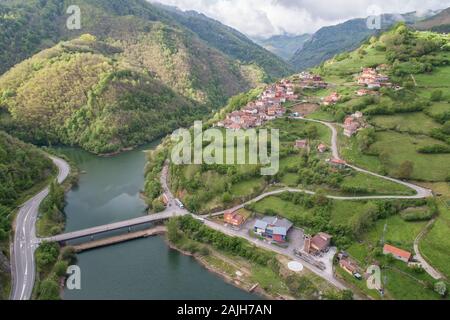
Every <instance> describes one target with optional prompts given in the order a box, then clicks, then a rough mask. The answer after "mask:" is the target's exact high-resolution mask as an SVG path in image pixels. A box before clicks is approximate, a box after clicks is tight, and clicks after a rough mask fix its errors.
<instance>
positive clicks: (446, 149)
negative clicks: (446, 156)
mask: <svg viewBox="0 0 450 320" xmlns="http://www.w3.org/2000/svg"><path fill="white" fill-rule="evenodd" d="M417 152H419V153H424V154H441V153H450V146H444V145H440V144H436V145H432V146H425V147H422V148H420V149H418V150H417Z"/></svg>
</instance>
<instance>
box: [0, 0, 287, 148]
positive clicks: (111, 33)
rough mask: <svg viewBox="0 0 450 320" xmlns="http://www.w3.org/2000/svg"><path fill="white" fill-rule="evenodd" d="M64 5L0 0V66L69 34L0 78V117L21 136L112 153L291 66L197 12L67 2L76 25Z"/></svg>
mask: <svg viewBox="0 0 450 320" xmlns="http://www.w3.org/2000/svg"><path fill="white" fill-rule="evenodd" d="M70 4H72V1H57V0H47V1H37V0H36V1H35V0H32V1H23V0H10V1H6V2H4V3H3V4H2V5H0V10H1V11H0V12H2V13H3V14H2V15H0V26H2V28H3V29H5V30H6V32H2V33H1V34H0V44H1V47H2V50H0V55H1V57H0V58H2V67H3V70H1V71H5V70H7V69H8V67H9V66H12V65H14V64H16V63H17V62H19V61H22V59H24V58H25V57H27V56H29V55H31V54H33V53H34V52H36V51H39V49H41V48H43V47H49V46H50V45H51V44H52V43H54V42H57V41H59V39H72V40H68V41H63V42H61V43H59V44H57V45H55V46H54V47H53V48H50V49H47V50H44V51H42V52H40V53H38V54H36V55H35V56H33V57H32V58H30V59H29V60H26V61H24V62H21V63H19V64H17V65H16V66H15V67H14V68H12V69H11V70H10V71H8V72H6V73H4V74H3V76H1V77H0V97H1V100H0V108H3V109H4V110H8V111H9V113H10V115H11V116H6V117H5V116H3V117H2V120H1V123H0V125H1V127H3V128H4V129H5V130H7V131H8V132H10V133H13V134H14V135H17V136H19V137H20V138H22V139H24V140H26V141H29V142H33V143H39V144H48V143H64V144H69V145H78V146H81V147H83V148H85V149H86V150H89V151H91V152H94V153H101V154H105V153H113V152H117V151H120V150H123V149H126V148H130V147H133V146H136V145H138V144H141V143H145V142H148V141H151V140H152V139H155V138H157V137H160V136H163V135H165V134H167V133H168V132H170V131H171V130H174V129H175V128H177V127H179V126H183V125H186V124H187V123H188V122H189V121H191V120H192V119H194V118H197V119H198V118H199V117H201V116H202V115H204V114H206V113H207V112H209V110H211V109H214V108H216V107H219V106H221V105H223V104H225V103H226V101H227V100H228V98H229V97H231V96H233V95H235V94H238V93H240V92H243V91H247V90H249V89H250V88H252V87H254V86H256V85H258V84H259V83H261V82H262V81H264V80H268V79H270V78H272V77H279V76H282V75H285V74H287V73H288V72H289V69H288V68H287V67H286V64H285V63H284V62H282V61H281V60H280V59H278V58H277V57H275V56H274V55H273V54H271V53H269V52H267V51H265V50H264V49H262V48H260V47H258V46H257V45H255V44H253V43H252V42H251V41H250V40H248V39H247V38H245V37H244V36H243V35H241V34H239V33H237V32H236V31H234V30H232V29H231V28H228V27H225V26H223V25H221V24H219V23H217V22H215V21H214V20H211V19H208V18H206V17H203V16H200V15H197V14H195V15H193V14H181V13H177V12H175V13H174V12H173V11H170V10H167V9H163V8H161V7H156V6H153V5H151V4H149V3H148V2H146V1H144V0H117V1H107V0H81V1H77V2H76V3H74V4H76V5H78V6H79V7H80V9H81V18H82V19H81V30H72V31H71V30H68V29H67V28H66V19H67V17H68V15H66V13H65V12H66V8H67V7H68V6H69V5H70ZM184 25H186V27H185V26H184ZM199 26H200V27H199ZM202 26H204V27H205V28H206V27H207V29H210V30H212V33H207V32H206V31H204V28H203V27H202ZM191 29H192V30H193V31H192V30H191ZM214 34H216V35H217V34H220V37H219V38H220V39H222V41H218V38H217V37H216V38H214V37H213V36H214ZM225 49H226V50H225ZM1 71H0V72H1ZM161 120H164V121H161Z"/></svg>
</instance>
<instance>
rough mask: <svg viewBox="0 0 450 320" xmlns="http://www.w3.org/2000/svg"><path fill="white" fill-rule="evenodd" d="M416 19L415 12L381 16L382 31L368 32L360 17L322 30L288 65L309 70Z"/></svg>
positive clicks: (365, 22)
mask: <svg viewBox="0 0 450 320" xmlns="http://www.w3.org/2000/svg"><path fill="white" fill-rule="evenodd" d="M427 14H428V15H429V14H431V12H430V13H427ZM418 19H419V17H418V16H417V15H416V13H415V12H413V13H408V14H403V15H396V14H384V15H382V16H381V25H382V30H375V29H369V28H368V27H367V19H362V18H359V19H352V20H349V21H346V22H344V23H341V24H338V25H335V26H328V27H323V28H321V29H320V30H319V31H317V32H316V33H315V34H314V35H313V36H312V37H311V39H310V40H308V41H306V43H305V44H304V45H303V47H302V48H301V49H300V50H298V51H297V52H296V53H295V54H294V56H293V57H292V59H291V60H290V63H291V64H292V65H293V66H294V67H295V68H296V69H297V70H304V69H307V68H310V67H313V66H315V65H318V64H321V63H322V62H324V61H326V60H328V59H331V58H332V57H333V56H335V55H336V54H339V53H342V52H349V51H352V50H355V49H357V48H358V47H359V46H360V45H361V43H362V42H364V41H365V40H367V39H368V38H369V37H371V36H373V35H376V34H378V33H380V32H382V31H386V30H387V29H389V28H390V27H392V25H394V24H395V23H397V22H399V21H405V22H406V23H408V24H412V23H414V22H416V21H417V20H418Z"/></svg>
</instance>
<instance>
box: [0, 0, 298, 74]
mask: <svg viewBox="0 0 450 320" xmlns="http://www.w3.org/2000/svg"><path fill="white" fill-rule="evenodd" d="M71 4H74V5H77V6H79V7H80V9H81V16H82V29H81V30H79V31H77V30H72V31H71V30H68V29H67V28H66V19H67V18H68V17H69V15H67V14H66V9H67V8H68V6H69V5H71ZM149 22H160V23H162V24H164V25H165V26H171V27H174V28H176V29H177V30H178V31H179V32H181V33H193V34H195V35H197V36H198V37H199V38H200V39H202V41H204V42H205V44H206V46H207V47H210V48H215V49H218V50H220V51H221V52H223V53H224V54H225V55H227V56H228V57H230V58H231V59H235V60H239V61H241V62H242V63H243V64H248V65H253V64H254V65H255V66H257V68H258V69H260V70H262V71H263V72H264V73H265V74H266V75H267V76H268V77H269V78H270V77H281V76H284V75H287V74H288V73H289V72H290V70H289V67H288V66H287V64H286V63H284V62H283V61H282V60H281V59H279V58H277V57H276V56H275V55H273V54H271V53H270V52H268V51H266V50H264V49H263V48H261V47H259V46H258V45H256V44H254V43H253V42H251V41H250V40H249V39H248V38H246V37H245V36H244V35H242V34H240V33H239V32H237V31H236V30H234V29H232V28H229V27H227V26H224V25H222V24H220V23H219V22H217V21H215V20H212V19H209V18H207V17H205V16H202V15H198V14H194V13H186V14H185V13H183V12H181V11H173V10H169V8H168V7H161V6H156V5H152V4H150V3H149V2H147V1H145V0H115V1H106V0H80V1H73V0H5V1H3V2H2V3H0V28H1V30H2V33H1V34H0V47H1V48H2V51H1V52H0V57H1V58H2V59H1V60H2V65H1V66H0V73H2V72H5V71H7V70H8V69H9V68H10V67H12V66H13V65H14V64H16V63H18V62H20V61H22V60H23V59H25V58H27V57H30V56H31V55H33V54H34V53H37V52H38V51H39V50H41V49H43V48H48V47H51V46H53V45H55V44H56V43H58V42H59V41H60V40H69V39H72V38H74V37H77V36H80V35H81V34H84V33H90V34H93V35H95V36H97V37H112V38H116V37H117V36H120V38H125V36H127V37H128V38H132V36H133V34H132V32H133V31H136V29H141V30H140V31H141V32H142V33H145V32H146V31H147V28H148V26H145V25H146V23H149ZM129 24H131V26H128V25H129ZM127 26H128V27H127ZM3 30H5V31H3ZM135 40H137V39H135ZM195 45H196V43H195V42H194V43H192V44H191V43H189V42H187V43H186V46H191V47H192V49H193V50H194V49H199V48H196V46H195Z"/></svg>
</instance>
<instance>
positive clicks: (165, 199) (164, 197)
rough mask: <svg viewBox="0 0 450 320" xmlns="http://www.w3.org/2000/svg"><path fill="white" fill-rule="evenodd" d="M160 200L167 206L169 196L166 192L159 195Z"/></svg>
mask: <svg viewBox="0 0 450 320" xmlns="http://www.w3.org/2000/svg"><path fill="white" fill-rule="evenodd" d="M161 200H162V202H163V203H164V205H165V206H167V205H168V204H169V197H168V196H167V194H165V193H164V194H163V195H162V197H161Z"/></svg>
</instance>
